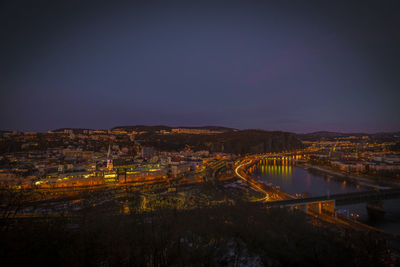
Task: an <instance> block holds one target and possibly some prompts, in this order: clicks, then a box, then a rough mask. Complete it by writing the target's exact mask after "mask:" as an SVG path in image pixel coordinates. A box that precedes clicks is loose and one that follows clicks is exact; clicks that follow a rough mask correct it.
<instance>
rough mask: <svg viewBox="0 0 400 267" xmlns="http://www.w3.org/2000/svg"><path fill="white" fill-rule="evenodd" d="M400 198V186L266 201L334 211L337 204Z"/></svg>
mask: <svg viewBox="0 0 400 267" xmlns="http://www.w3.org/2000/svg"><path fill="white" fill-rule="evenodd" d="M392 198H400V188H394V189H385V190H372V191H364V192H355V193H346V194H335V195H330V196H320V197H308V198H296V199H286V200H279V201H270V202H264V203H263V205H264V206H266V207H290V208H298V209H301V210H304V211H307V212H308V211H310V210H311V211H314V212H316V213H318V214H321V213H322V212H327V213H334V211H335V207H336V206H341V205H347V204H357V203H365V202H374V201H381V200H385V199H392Z"/></svg>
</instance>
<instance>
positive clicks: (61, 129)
mask: <svg viewBox="0 0 400 267" xmlns="http://www.w3.org/2000/svg"><path fill="white" fill-rule="evenodd" d="M64 130H72V131H73V132H74V133H83V131H90V130H93V129H87V128H59V129H55V130H52V132H54V133H62V132H64Z"/></svg>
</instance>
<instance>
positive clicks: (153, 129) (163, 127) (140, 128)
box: [112, 125, 236, 132]
mask: <svg viewBox="0 0 400 267" xmlns="http://www.w3.org/2000/svg"><path fill="white" fill-rule="evenodd" d="M174 128H182V129H204V130H210V131H220V132H230V131H234V130H236V129H233V128H228V127H222V126H200V127H199V126H194V127H190V126H176V127H172V126H166V125H155V126H146V125H133V126H116V127H114V128H112V130H125V131H148V132H156V131H160V130H167V131H170V130H171V129H174Z"/></svg>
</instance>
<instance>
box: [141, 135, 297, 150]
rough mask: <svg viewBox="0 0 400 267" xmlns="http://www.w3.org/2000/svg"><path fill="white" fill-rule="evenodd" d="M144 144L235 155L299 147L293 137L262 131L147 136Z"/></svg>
mask: <svg viewBox="0 0 400 267" xmlns="http://www.w3.org/2000/svg"><path fill="white" fill-rule="evenodd" d="M143 141H144V144H145V145H147V146H152V147H155V148H156V149H158V150H160V151H179V150H182V149H184V148H185V147H186V145H189V146H190V147H191V148H192V149H193V150H195V151H198V150H208V151H210V152H226V153H235V154H246V153H265V152H280V151H284V150H293V149H298V148H301V147H302V144H301V141H300V140H299V139H298V138H297V137H296V135H295V134H292V133H287V132H277V131H276V132H268V131H263V130H237V131H229V132H224V133H221V134H213V135H197V134H174V135H161V134H150V135H147V136H144V137H143Z"/></svg>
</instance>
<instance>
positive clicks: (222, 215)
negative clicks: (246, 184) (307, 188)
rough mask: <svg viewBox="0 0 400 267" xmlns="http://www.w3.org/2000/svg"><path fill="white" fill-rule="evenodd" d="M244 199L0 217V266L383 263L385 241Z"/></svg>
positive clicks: (323, 264)
mask: <svg viewBox="0 0 400 267" xmlns="http://www.w3.org/2000/svg"><path fill="white" fill-rule="evenodd" d="M310 220H311V219H310V218H308V217H306V215H305V214H303V213H291V212H289V211H287V210H284V209H270V210H266V209H263V208H259V207H255V206H252V205H249V204H246V203H236V205H223V206H214V207H202V208H197V209H195V210H180V211H178V210H175V209H160V210H156V211H153V212H150V213H131V214H129V215H114V216H110V215H107V214H105V213H103V212H101V211H100V210H93V211H92V212H90V213H86V214H85V215H82V216H79V217H59V218H45V219H19V220H16V221H14V222H12V223H10V222H9V223H8V224H9V225H8V226H7V227H5V226H4V225H1V226H2V228H1V238H0V247H1V250H0V257H1V258H2V266H121V265H122V266H171V265H172V266H188V265H189V266H235V265H236V266H237V265H242V266H248V265H253V266H380V265H383V262H382V261H381V259H385V258H386V257H387V254H386V252H385V251H386V250H385V249H386V247H385V245H384V243H382V242H377V240H376V239H375V238H372V237H371V236H369V235H365V234H362V233H357V232H346V231H338V229H337V228H336V227H333V226H330V227H323V226H321V225H318V223H315V222H314V223H310V222H309V221H310Z"/></svg>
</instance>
